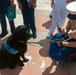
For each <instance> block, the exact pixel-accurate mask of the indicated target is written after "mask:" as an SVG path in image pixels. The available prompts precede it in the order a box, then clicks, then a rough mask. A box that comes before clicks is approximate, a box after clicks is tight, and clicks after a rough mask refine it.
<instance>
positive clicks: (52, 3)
mask: <svg viewBox="0 0 76 75" xmlns="http://www.w3.org/2000/svg"><path fill="white" fill-rule="evenodd" d="M51 7H52V8H54V0H52V1H51Z"/></svg>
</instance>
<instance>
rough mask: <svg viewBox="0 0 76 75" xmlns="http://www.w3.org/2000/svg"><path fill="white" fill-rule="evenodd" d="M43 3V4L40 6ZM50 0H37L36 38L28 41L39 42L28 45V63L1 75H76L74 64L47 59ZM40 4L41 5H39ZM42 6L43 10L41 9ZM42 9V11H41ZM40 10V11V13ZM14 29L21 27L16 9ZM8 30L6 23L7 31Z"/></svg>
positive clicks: (19, 16)
mask: <svg viewBox="0 0 76 75" xmlns="http://www.w3.org/2000/svg"><path fill="white" fill-rule="evenodd" d="M43 2H44V4H42V3H43ZM49 2H50V0H38V3H39V4H38V7H37V8H36V12H35V15H36V18H35V21H36V28H37V38H36V39H30V40H29V42H39V44H36V43H28V52H27V53H26V55H25V56H26V58H28V59H29V62H28V63H24V64H25V66H24V67H20V66H17V67H16V68H15V69H13V70H10V69H8V68H6V69H3V70H0V74H1V75H76V64H75V62H68V61H66V62H65V61H59V62H58V61H53V60H52V59H51V58H50V57H49V53H48V51H49V46H50V39H47V38H46V35H47V32H48V30H49V27H50V22H51V20H50V18H49V13H50V11H51V10H49V8H50V6H49V7H47V6H48V5H49V4H50V3H49ZM40 3H41V4H40ZM43 6H44V8H45V7H46V8H45V9H44V8H42V7H43ZM41 8H42V9H41ZM41 10H42V11H41ZM15 23H16V27H17V26H18V25H22V24H23V21H22V16H21V14H20V10H19V9H18V8H17V18H16V19H15ZM9 29H10V27H9V23H8V30H9ZM10 34H11V33H10V31H9V34H8V35H7V36H6V37H4V38H2V39H0V46H1V44H3V42H4V41H5V40H6V39H7V37H8V36H9V35H10Z"/></svg>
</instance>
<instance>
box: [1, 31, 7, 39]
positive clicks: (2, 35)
mask: <svg viewBox="0 0 76 75" xmlns="http://www.w3.org/2000/svg"><path fill="white" fill-rule="evenodd" d="M7 34H8V32H7V33H4V34H1V35H0V38H1V37H4V36H6V35H7Z"/></svg>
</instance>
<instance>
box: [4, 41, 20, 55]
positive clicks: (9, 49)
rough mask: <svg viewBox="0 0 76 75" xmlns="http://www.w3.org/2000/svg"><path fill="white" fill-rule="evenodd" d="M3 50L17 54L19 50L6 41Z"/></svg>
mask: <svg viewBox="0 0 76 75" xmlns="http://www.w3.org/2000/svg"><path fill="white" fill-rule="evenodd" d="M4 48H5V50H6V51H7V52H8V53H10V54H17V53H18V52H19V51H18V50H15V49H13V48H11V47H10V46H9V44H8V43H7V42H5V43H4Z"/></svg>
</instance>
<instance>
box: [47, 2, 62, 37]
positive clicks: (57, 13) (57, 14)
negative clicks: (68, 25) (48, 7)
mask: <svg viewBox="0 0 76 75" xmlns="http://www.w3.org/2000/svg"><path fill="white" fill-rule="evenodd" d="M60 12H61V5H60V3H55V7H54V9H53V14H52V20H51V26H50V29H49V32H48V34H47V37H50V36H51V35H52V33H53V32H54V30H55V28H56V27H57V23H58V20H59V18H60Z"/></svg>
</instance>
